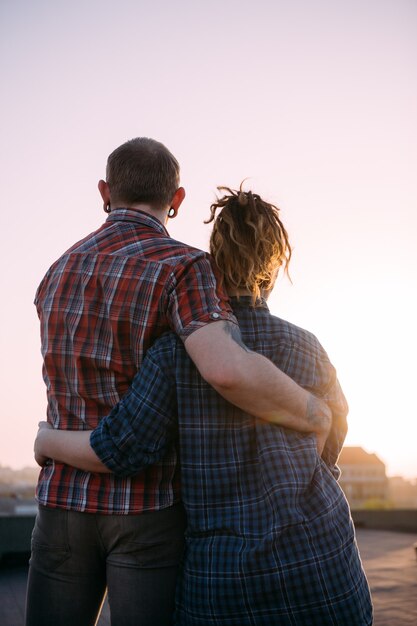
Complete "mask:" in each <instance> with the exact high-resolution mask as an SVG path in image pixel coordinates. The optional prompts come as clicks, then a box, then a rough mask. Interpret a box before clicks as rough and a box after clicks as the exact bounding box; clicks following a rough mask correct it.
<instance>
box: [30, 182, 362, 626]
mask: <svg viewBox="0 0 417 626" xmlns="http://www.w3.org/2000/svg"><path fill="white" fill-rule="evenodd" d="M220 189H221V190H222V191H224V192H225V195H224V196H223V197H222V198H221V199H219V200H218V201H217V202H216V203H214V204H213V205H212V207H211V218H210V220H209V222H211V221H213V222H214V225H213V232H212V235H211V240H210V251H211V254H212V256H213V258H214V261H215V263H216V265H217V267H218V269H219V272H220V277H221V280H222V281H223V283H224V286H225V288H226V290H227V292H228V294H229V296H230V298H231V303H232V306H233V310H234V313H235V315H236V317H237V319H238V322H239V326H240V329H241V333H242V337H243V341H244V343H245V344H246V346H247V347H248V348H249V349H250V350H253V351H256V352H261V353H262V354H264V355H265V356H266V357H268V358H269V359H271V360H272V361H273V362H274V363H275V364H276V365H277V366H278V367H279V368H280V369H282V370H283V371H285V372H286V373H287V374H288V375H289V376H291V377H292V378H293V379H294V380H295V381H296V382H297V383H298V384H300V385H302V386H303V387H305V388H307V389H308V390H309V391H311V392H313V393H314V394H315V395H317V396H320V397H323V398H325V399H326V401H327V402H328V404H329V406H330V407H331V409H332V413H333V422H332V429H331V432H330V435H329V438H328V439H327V441H326V444H325V447H324V450H323V452H322V455H321V457H320V456H319V454H318V451H317V441H316V438H315V436H314V435H312V434H302V433H298V432H295V431H293V430H289V429H285V428H282V427H278V426H276V425H272V424H270V423H266V422H262V421H260V420H257V419H255V418H253V417H251V416H250V415H247V414H245V413H243V412H242V411H241V410H239V409H238V408H236V407H234V406H232V405H230V404H228V403H227V402H226V401H225V400H223V399H222V398H221V397H220V396H219V395H218V394H217V393H216V392H215V391H214V390H213V389H212V388H211V387H209V385H207V383H205V381H204V380H203V379H202V378H201V377H200V375H199V373H198V371H197V370H196V368H195V367H194V365H193V363H192V362H191V361H190V359H189V358H188V357H187V355H186V352H185V349H184V347H183V345H182V343H181V341H179V340H178V339H177V337H176V336H175V335H173V334H167V335H164V336H163V337H162V338H161V339H159V340H158V341H157V342H156V343H155V345H154V346H153V347H152V348H151V349H150V350H149V351H148V353H147V355H146V358H145V361H144V363H143V365H142V367H141V369H140V372H139V373H138V374H137V376H136V377H135V379H134V381H133V384H132V387H131V389H130V390H129V392H128V393H127V394H126V396H124V398H123V399H122V400H121V402H120V403H119V404H118V405H117V406H116V407H115V408H114V410H113V411H112V413H111V414H110V415H109V416H108V417H107V418H105V419H104V420H102V421H101V423H100V425H99V427H98V428H97V429H96V430H95V431H93V433H92V435H91V439H90V443H91V446H92V448H93V450H94V451H95V453H96V454H97V455H98V457H99V459H100V461H98V460H96V461H94V462H93V461H91V462H90V461H89V460H88V459H87V460H86V459H82V458H81V459H80V455H79V454H78V458H77V457H76V456H74V455H73V456H71V454H69V453H68V450H69V448H67V449H66V450H65V451H64V452H63V453H62V454H61V455H60V457H59V460H61V461H64V462H67V463H71V464H73V465H74V464H75V465H79V466H80V467H82V468H83V469H91V470H96V471H109V470H110V471H114V472H115V473H117V474H119V475H131V474H134V473H137V472H138V471H140V470H141V468H143V467H144V466H145V465H147V464H150V463H155V462H158V461H159V460H160V459H161V458H162V457H163V455H164V454H166V453H167V452H168V451H172V449H173V448H175V447H176V446H178V449H179V454H180V460H181V490H182V498H183V502H184V506H185V509H186V512H187V533H186V550H185V554H184V560H183V566H182V572H181V576H180V581H179V583H178V586H177V599H176V613H175V618H174V623H175V624H178V625H181V626H197V625H203V626H209V625H211V624H213V625H214V624H221V625H222V626H232V625H233V626H246V625H248V626H249V625H256V626H258V625H271V626H272V625H276V624H280V625H306V626H307V625H317V626H323V625H327V624H329V625H330V624H331V625H337V626H341V625H346V626H352V625H355V626H359V625H368V624H371V623H372V607H371V600H370V595H369V588H368V585H367V581H366V578H365V575H364V572H363V570H362V566H361V561H360V557H359V554H358V550H357V545H356V541H355V535H354V528H353V524H352V520H351V517H350V512H349V507H348V504H347V502H346V499H345V497H344V495H343V493H342V491H341V489H340V488H339V486H338V484H337V482H336V479H337V477H338V474H339V472H338V469H337V467H336V461H337V458H338V455H339V453H340V450H341V447H342V444H343V441H344V438H345V435H346V430H347V427H346V414H347V404H346V401H345V398H344V396H343V393H342V391H341V389H340V386H339V383H338V381H337V378H336V373H335V370H334V368H333V366H332V365H331V363H330V361H329V359H328V357H327V355H326V353H325V351H324V350H323V348H322V347H321V345H320V344H319V342H318V341H317V339H316V338H315V337H314V336H313V335H312V334H311V333H309V332H307V331H305V330H302V329H301V328H298V327H297V326H294V325H293V324H290V323H289V322H286V321H284V320H281V319H279V318H277V317H275V316H272V315H271V314H270V313H269V310H268V307H267V304H266V298H267V296H268V294H269V293H270V291H271V289H272V288H273V286H274V282H275V279H276V276H277V274H278V272H279V270H280V268H282V269H284V270H287V266H288V262H289V260H290V258H291V248H290V244H289V241H288V236H287V233H286V230H285V228H284V226H283V224H282V222H281V220H280V218H279V213H278V209H277V208H276V207H274V206H273V205H271V204H268V203H266V202H264V201H263V200H262V199H261V198H260V197H259V196H258V195H256V194H252V193H251V192H243V191H242V189H240V190H239V191H233V190H231V189H229V188H220ZM41 434H42V433H41ZM83 434H85V433H83ZM55 435H58V433H55V432H54V433H52V436H55ZM59 435H60V436H64V437H65V438H66V441H68V442H69V441H70V438H71V437H73V436H74V433H69V432H63V433H59ZM77 435H79V433H75V436H77ZM49 446H50V447H48V448H45V447H42V448H38V454H39V453H40V454H42V455H51V456H53V454H51V453H56V450H55V449H54V448H53V446H51V445H50V444H49ZM63 455H64V456H65V458H63ZM95 458H96V457H95ZM89 463H91V464H90V465H89Z"/></svg>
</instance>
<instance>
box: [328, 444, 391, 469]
mask: <svg viewBox="0 0 417 626" xmlns="http://www.w3.org/2000/svg"><path fill="white" fill-rule="evenodd" d="M337 464H338V465H340V466H343V465H381V466H383V467H385V465H384V463H383V462H382V461H381V459H380V458H379V457H377V455H376V454H373V453H370V452H366V450H364V449H363V448H361V447H359V446H345V447H344V448H342V452H341V453H340V457H339V460H338V462H337Z"/></svg>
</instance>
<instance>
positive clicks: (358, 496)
mask: <svg viewBox="0 0 417 626" xmlns="http://www.w3.org/2000/svg"><path fill="white" fill-rule="evenodd" d="M338 466H339V467H340V469H341V471H342V474H341V477H340V486H341V487H342V489H343V491H344V492H345V495H346V498H347V499H348V502H349V504H350V506H351V508H352V509H360V508H363V507H365V508H367V507H375V508H377V507H378V506H381V507H384V506H385V505H388V495H389V494H388V479H387V475H386V472H385V464H384V463H383V462H382V461H381V459H380V458H378V457H377V455H376V454H370V453H369V452H366V451H365V450H364V449H363V448H360V447H356V446H350V447H349V446H346V447H345V448H343V450H342V452H341V454H340V457H339V461H338Z"/></svg>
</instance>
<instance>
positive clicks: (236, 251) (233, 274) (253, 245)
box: [205, 183, 291, 302]
mask: <svg viewBox="0 0 417 626" xmlns="http://www.w3.org/2000/svg"><path fill="white" fill-rule="evenodd" d="M242 185H243V183H242V184H241V185H240V189H239V190H234V189H230V188H229V187H217V189H218V190H219V191H222V192H226V193H225V195H223V196H222V197H221V198H217V201H216V202H214V203H213V204H212V205H211V207H210V213H211V216H210V219H208V220H207V221H206V222H205V223H206V224H209V223H210V222H213V221H214V224H213V231H212V233H211V237H210V253H211V255H212V256H213V258H214V260H215V263H216V265H217V268H218V269H219V271H220V279H221V281H222V284H223V286H224V288H225V289H226V291H239V290H242V289H243V290H245V291H250V293H251V294H252V298H253V301H254V302H255V301H256V299H257V298H259V297H260V296H261V295H262V291H264V290H265V291H269V290H270V289H272V287H273V286H274V282H275V279H276V276H277V274H278V271H279V269H280V267H282V266H283V267H284V270H285V272H286V273H287V275H288V264H289V262H290V259H291V246H290V243H289V240H288V234H287V231H286V230H285V228H284V225H283V223H282V222H281V220H280V219H279V215H278V214H279V209H278V208H277V207H276V206H274V205H273V204H269V203H268V202H265V201H264V200H262V198H260V197H259V196H258V195H257V194H254V193H252V192H251V191H243V190H242ZM217 211H218V213H217V214H216V212H217Z"/></svg>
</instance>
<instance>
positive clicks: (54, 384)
mask: <svg viewBox="0 0 417 626" xmlns="http://www.w3.org/2000/svg"><path fill="white" fill-rule="evenodd" d="M35 304H36V307H37V311H38V315H39V319H40V323H41V339H42V355H43V358H44V367H43V376H44V380H45V384H46V387H47V396H48V421H49V422H50V423H52V424H53V425H54V427H55V428H61V429H67V430H85V429H90V428H94V427H95V426H96V425H97V424H98V422H99V420H100V419H101V418H102V417H104V416H105V415H107V414H108V413H109V412H110V410H111V408H112V407H113V406H114V404H116V403H117V402H118V401H119V399H120V397H121V396H122V395H123V394H124V392H125V391H126V390H127V389H128V387H129V385H130V383H131V381H132V379H133V377H134V375H135V373H136V371H137V370H138V368H139V367H140V365H141V363H142V360H143V357H144V354H145V352H146V350H147V349H148V348H149V346H150V345H151V344H152V343H153V342H154V341H155V339H156V338H157V337H159V336H160V335H161V334H163V333H164V332H165V331H167V330H169V329H171V330H173V331H174V332H176V333H177V334H178V335H179V336H180V337H181V338H182V339H183V340H184V339H185V338H186V337H188V335H190V334H191V333H192V332H193V331H194V330H196V329H198V328H200V327H201V326H204V325H205V324H207V323H209V322H211V321H213V320H219V319H231V320H233V321H235V319H234V317H233V315H232V313H231V309H230V307H229V305H228V303H227V300H226V298H225V296H224V295H222V294H221V293H220V292H219V290H217V289H216V280H215V276H214V274H213V271H212V268H211V265H210V260H209V257H208V255H207V254H206V253H205V252H202V251H200V250H197V249H195V248H191V247H190V246H187V245H185V244H183V243H180V242H178V241H175V240H173V239H171V238H170V237H169V235H168V233H167V231H166V229H165V227H164V226H163V225H162V224H161V223H160V222H159V221H158V220H157V219H155V218H153V217H152V216H149V215H147V214H146V213H143V212H140V211H136V210H129V209H116V210H114V211H112V212H111V214H110V215H109V217H108V219H107V221H106V222H105V223H104V224H103V226H102V227H101V228H99V229H98V230H97V231H96V232H94V233H92V234H91V235H88V236H87V237H86V238H85V239H83V240H82V241H80V242H79V243H77V244H75V245H74V246H73V247H72V248H70V250H68V251H67V252H66V253H65V254H64V255H63V256H62V257H61V258H60V259H58V261H56V262H55V263H54V265H52V267H51V268H50V269H49V270H48V272H47V274H46V276H45V277H44V279H43V280H42V282H41V284H40V286H39V288H38V291H37V293H36V298H35ZM176 460H177V459H176V456H175V452H173V453H172V454H171V455H169V456H168V457H167V458H165V459H164V460H163V461H162V462H161V463H159V464H157V465H154V466H152V467H150V468H148V469H146V470H144V471H143V472H141V473H140V474H138V475H137V476H135V477H133V478H117V477H115V476H114V475H112V474H95V473H89V472H84V471H81V470H77V469H74V468H73V467H70V466H68V465H64V464H60V463H52V464H51V465H48V466H46V467H45V468H44V469H42V471H41V474H40V478H39V482H38V487H37V498H38V501H39V503H40V504H43V505H46V506H50V507H59V508H65V509H73V510H76V511H85V512H91V513H106V514H127V513H140V512H142V511H155V510H158V509H162V508H165V507H167V506H171V505H172V504H173V503H174V502H176V501H178V500H179V497H180V492H179V473H178V471H177V463H176Z"/></svg>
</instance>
